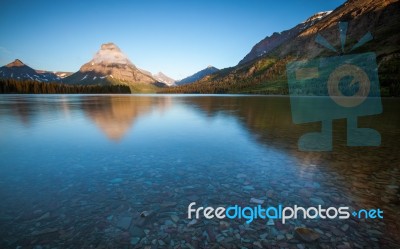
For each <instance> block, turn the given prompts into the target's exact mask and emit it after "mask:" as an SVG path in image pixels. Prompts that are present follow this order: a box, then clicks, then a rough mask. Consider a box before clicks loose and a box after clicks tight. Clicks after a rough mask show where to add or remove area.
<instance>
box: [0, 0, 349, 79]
mask: <svg viewBox="0 0 400 249" xmlns="http://www.w3.org/2000/svg"><path fill="white" fill-rule="evenodd" d="M90 2H91V3H90ZM343 2H344V0H320V1H317V0H292V1H291V0H285V1H268V0H263V1H251V0H249V1H240V0H238V1H225V0H221V1H217V0H215V1H192V0H186V1H161V0H160V1H151V0H148V1H145V0H143V1H117V0H114V1H86V2H85V1H80V2H74V1H71V0H69V1H64V0H60V1H19V0H2V1H1V2H0V34H1V35H0V65H4V64H7V63H9V62H10V61H12V60H14V59H15V58H19V59H21V60H22V61H23V62H25V63H26V64H28V65H29V66H31V67H33V68H35V69H45V70H51V71H71V72H75V71H77V70H79V68H80V66H81V65H82V64H84V63H86V62H88V61H89V60H91V58H92V57H93V55H94V54H95V53H96V51H97V50H98V49H99V48H100V45H101V44H102V43H106V42H114V43H115V44H117V45H118V46H119V47H120V48H121V49H122V51H123V52H124V53H125V54H127V56H128V57H129V58H130V60H131V61H132V62H133V63H134V64H135V65H136V66H138V67H140V68H143V69H146V70H149V71H151V72H153V73H156V72H158V71H162V72H164V73H165V74H167V75H169V76H171V77H173V78H175V79H180V78H184V77H186V76H188V75H191V74H193V73H195V72H197V71H199V70H201V69H203V68H205V67H207V66H208V65H213V66H215V67H218V68H225V67H230V66H234V65H236V64H237V63H238V62H239V61H240V60H241V59H242V58H243V57H244V56H245V55H246V54H247V53H248V52H249V51H250V49H251V48H252V46H254V45H255V44H256V43H257V42H258V41H260V40H261V39H263V38H264V37H265V36H267V35H271V34H272V33H273V32H275V31H282V30H285V29H289V28H291V27H293V26H295V25H296V24H298V23H299V22H302V21H304V20H305V19H307V18H308V17H309V16H311V15H312V14H314V13H316V12H319V11H324V10H333V9H335V8H336V7H338V6H339V5H340V4H342V3H343Z"/></svg>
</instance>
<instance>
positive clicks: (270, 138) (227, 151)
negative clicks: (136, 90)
mask: <svg viewBox="0 0 400 249" xmlns="http://www.w3.org/2000/svg"><path fill="white" fill-rule="evenodd" d="M382 103H383V113H382V114H379V115H374V116H366V117H361V118H359V124H360V126H361V127H370V128H373V129H375V130H377V131H379V133H380V134H381V137H382V144H381V146H379V147H348V146H346V121H345V120H344V119H339V120H335V121H334V122H333V150H332V151H328V152H303V151H299V150H298V147H297V141H298V139H299V137H300V136H301V135H303V134H304V133H306V132H310V131H318V130H319V129H320V127H321V125H320V124H319V123H310V124H298V125H296V124H293V122H292V116H291V112H290V111H291V109H290V101H289V98H288V97H279V96H245V95H243V96H242V95H239V96H238V95H1V96H0V131H1V133H0V148H1V149H0V176H1V178H0V199H1V202H0V234H1V241H0V247H1V248H219V246H222V247H224V248H240V247H243V248H261V247H264V248H267V247H271V248H279V247H287V248H306V247H307V248H396V247H397V248H399V247H400V232H399V231H400V220H399V219H398V216H399V215H400V189H399V185H400V153H399V151H400V150H399V141H400V115H399V113H400V99H389V98H388V99H383V100H382ZM251 198H255V199H253V200H252V201H251ZM254 200H255V201H254ZM192 202H196V207H199V206H204V207H206V206H210V207H219V206H224V207H227V206H229V205H240V206H242V207H244V206H255V205H257V204H255V202H262V203H263V205H270V206H276V205H278V204H282V205H284V206H294V205H298V206H303V207H310V206H317V205H322V206H325V207H329V206H333V207H340V206H348V207H350V208H351V210H360V209H378V208H379V209H380V210H383V212H384V218H383V219H380V218H379V219H372V218H368V219H366V218H363V217H361V218H357V217H354V216H351V217H350V218H349V219H337V218H336V219H332V220H329V219H322V218H321V217H317V218H316V219H302V218H299V219H290V220H287V221H286V223H285V224H283V223H282V222H281V221H280V220H279V219H276V220H271V221H272V223H271V222H269V224H267V220H265V219H260V218H259V219H254V220H253V221H252V222H251V223H250V224H247V223H246V219H244V218H242V219H232V220H231V219H228V218H225V219H222V220H219V219H217V218H214V219H206V218H204V217H200V219H198V220H191V219H188V205H189V204H190V203H192ZM297 227H307V228H308V229H311V230H312V231H313V233H316V234H317V237H318V239H317V240H313V241H311V242H307V241H305V240H304V239H302V238H301V236H300V237H299V235H298V234H297V233H296V232H295V228H297ZM19 246H20V247H19ZM146 246H147V247H146Z"/></svg>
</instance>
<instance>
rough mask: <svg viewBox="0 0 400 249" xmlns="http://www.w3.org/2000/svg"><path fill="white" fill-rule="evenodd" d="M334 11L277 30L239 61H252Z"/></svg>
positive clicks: (241, 62)
mask: <svg viewBox="0 0 400 249" xmlns="http://www.w3.org/2000/svg"><path fill="white" fill-rule="evenodd" d="M331 12H332V11H323V12H319V13H316V14H314V15H312V16H311V17H310V18H308V19H307V20H305V21H304V22H302V23H300V24H298V25H296V26H295V27H293V28H291V29H289V30H285V31H282V32H275V33H273V34H272V35H271V36H267V37H265V38H264V39H263V40H261V41H260V42H258V43H257V44H256V45H254V47H253V48H252V49H251V51H250V52H249V53H248V54H247V55H246V56H245V57H244V58H243V59H242V60H241V61H240V62H239V65H240V64H244V63H246V62H249V61H252V60H254V59H256V58H258V57H260V56H263V55H265V54H267V53H268V52H270V51H272V50H273V49H275V48H276V47H278V46H279V45H281V44H282V43H284V42H285V41H288V40H291V39H292V38H294V37H296V36H297V35H298V34H300V33H301V32H302V31H303V30H306V29H307V28H309V27H311V26H313V25H315V24H316V23H317V22H319V21H320V20H322V19H323V18H324V17H326V16H327V15H329V14H330V13H331Z"/></svg>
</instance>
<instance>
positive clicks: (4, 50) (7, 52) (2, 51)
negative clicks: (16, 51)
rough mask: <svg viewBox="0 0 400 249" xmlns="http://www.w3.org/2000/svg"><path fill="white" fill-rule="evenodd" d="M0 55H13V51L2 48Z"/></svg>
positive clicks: (0, 48) (0, 47)
mask: <svg viewBox="0 0 400 249" xmlns="http://www.w3.org/2000/svg"><path fill="white" fill-rule="evenodd" d="M0 53H2V54H11V51H10V50H8V49H7V48H5V47H2V46H0Z"/></svg>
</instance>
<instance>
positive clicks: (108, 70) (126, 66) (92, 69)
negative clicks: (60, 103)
mask: <svg viewBox="0 0 400 249" xmlns="http://www.w3.org/2000/svg"><path fill="white" fill-rule="evenodd" d="M63 82H66V83H71V84H114V83H118V84H120V83H122V84H128V85H129V84H135V83H146V84H155V83H157V80H155V79H154V78H153V77H152V76H150V75H148V74H146V73H144V72H142V71H141V70H140V69H138V68H137V67H136V66H135V65H134V64H133V63H132V62H131V61H130V60H129V59H128V57H127V56H126V55H125V54H124V53H123V52H122V51H121V49H119V47H118V46H117V45H115V44H114V43H106V44H103V45H101V48H100V50H99V51H98V52H97V53H96V54H95V55H94V57H93V59H92V60H91V61H89V62H88V63H86V64H84V65H83V66H82V67H81V68H80V69H79V71H78V72H76V73H74V74H72V75H70V76H68V77H66V78H65V79H63Z"/></svg>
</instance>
